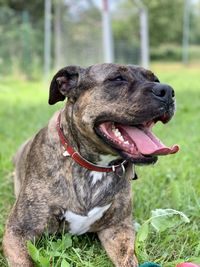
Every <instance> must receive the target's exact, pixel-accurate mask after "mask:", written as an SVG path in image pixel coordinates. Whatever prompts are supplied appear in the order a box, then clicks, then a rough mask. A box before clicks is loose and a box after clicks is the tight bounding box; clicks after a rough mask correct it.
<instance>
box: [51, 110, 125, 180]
mask: <svg viewBox="0 0 200 267" xmlns="http://www.w3.org/2000/svg"><path fill="white" fill-rule="evenodd" d="M60 120H61V113H59V115H58V118H57V123H56V130H57V132H58V135H59V138H60V142H61V144H62V145H63V148H64V150H65V151H64V153H63V155H64V156H68V155H69V156H71V158H72V159H73V160H74V161H75V162H76V163H78V164H79V165H80V166H82V167H84V168H86V169H88V170H91V171H96V172H116V171H117V174H118V173H119V172H120V173H121V174H122V175H119V174H118V175H119V176H123V175H124V173H125V165H126V163H127V161H126V160H124V161H123V162H122V163H121V164H117V165H112V166H99V165H95V164H93V163H91V162H89V161H87V160H86V159H84V158H83V157H82V156H81V155H80V154H79V153H78V152H77V151H75V150H74V149H73V147H71V146H70V145H69V144H68V141H67V139H66V137H65V136H64V133H63V131H62V129H61V127H60Z"/></svg>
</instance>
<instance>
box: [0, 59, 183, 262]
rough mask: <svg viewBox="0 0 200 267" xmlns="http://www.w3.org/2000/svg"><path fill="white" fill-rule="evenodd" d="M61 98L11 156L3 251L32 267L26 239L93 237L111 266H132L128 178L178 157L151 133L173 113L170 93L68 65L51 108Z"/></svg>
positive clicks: (118, 74)
mask: <svg viewBox="0 0 200 267" xmlns="http://www.w3.org/2000/svg"><path fill="white" fill-rule="evenodd" d="M65 98H67V102H66V104H65V106H64V108H63V109H62V110H60V111H58V112H56V113H55V114H54V116H53V117H52V118H51V119H50V121H49V123H48V125H47V126H46V127H44V128H43V129H41V130H40V131H39V132H38V133H37V134H36V135H35V136H34V137H33V138H32V139H30V140H28V141H27V142H26V143H25V144H23V145H22V146H21V147H20V149H19V150H18V152H17V153H16V155H15V157H14V163H15V174H16V175H15V176H16V177H15V195H16V199H17V200H16V202H15V204H14V207H13V209H12V211H11V213H10V215H9V218H8V221H7V224H6V229H5V234H4V238H3V249H4V253H5V256H6V257H7V259H8V261H9V264H10V266H11V267H31V266H34V265H33V262H32V261H31V259H30V257H29V255H28V252H27V248H26V242H27V240H30V239H32V238H33V237H37V236H40V235H41V234H42V233H43V232H44V231H45V229H47V228H48V231H49V232H50V233H57V232H59V231H61V232H62V231H63V229H64V230H65V231H68V232H70V233H72V234H77V235H80V234H84V233H86V232H96V233H97V235H98V237H99V239H100V241H101V243H102V245H103V247H104V248H105V250H106V252H107V254H108V256H109V257H110V259H111V260H112V262H113V263H114V265H115V266H116V267H125V266H126V267H136V266H138V263H137V259H136V256H135V254H134V227H133V221H132V200H131V179H132V178H133V177H134V173H133V166H134V165H135V164H144V165H146V164H153V163H155V162H156V160H157V157H158V156H159V155H167V154H173V153H176V152H177V151H178V150H179V148H178V146H177V145H174V146H172V147H166V146H165V145H164V144H163V143H161V142H160V141H159V139H158V138H157V137H156V136H155V135H154V134H153V133H152V131H151V128H152V127H153V125H154V124H155V123H156V122H157V121H162V122H163V123H167V122H168V121H169V120H170V119H171V118H172V116H173V115H174V111H175V95H174V90H173V89H172V88H171V87H170V86H169V85H166V84H162V83H160V82H159V80H158V78H157V77H156V76H155V75H154V74H153V73H152V72H151V71H149V70H146V69H144V68H141V67H139V66H135V65H118V64H111V63H104V64H97V65H93V66H90V67H88V68H81V67H79V66H67V67H65V68H63V69H61V70H59V71H58V72H57V73H56V74H55V76H54V77H53V79H52V81H51V85H50V91H49V104H50V105H53V104H55V103H57V102H58V101H63V100H65Z"/></svg>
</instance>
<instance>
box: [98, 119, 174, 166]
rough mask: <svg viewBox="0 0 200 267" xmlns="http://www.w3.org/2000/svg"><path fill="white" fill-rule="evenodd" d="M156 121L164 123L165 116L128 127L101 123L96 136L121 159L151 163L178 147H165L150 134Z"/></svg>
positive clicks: (172, 152) (113, 123) (114, 123)
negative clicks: (121, 157) (117, 153)
mask: <svg viewBox="0 0 200 267" xmlns="http://www.w3.org/2000/svg"><path fill="white" fill-rule="evenodd" d="M157 121H162V122H164V123H165V122H166V116H165V115H164V116H162V117H161V118H157V119H154V120H151V121H148V122H145V123H142V124H138V125H134V126H130V125H124V124H120V123H117V122H109V121H107V122H103V123H101V124H99V126H98V127H97V129H96V130H97V134H98V135H99V136H100V137H101V139H103V140H104V141H105V142H106V143H108V144H109V145H110V146H111V147H112V148H114V149H115V150H117V151H118V152H120V154H121V155H122V156H123V157H126V158H128V159H129V160H131V161H132V162H134V163H153V162H155V161H156V159H157V156H163V155H168V154H174V153H176V152H178V151H179V146H178V145H173V146H171V147H167V146H166V145H164V144H163V143H162V142H161V141H160V140H159V139H158V138H157V137H156V136H155V135H154V134H153V132H152V127H153V126H154V124H155V123H156V122H157Z"/></svg>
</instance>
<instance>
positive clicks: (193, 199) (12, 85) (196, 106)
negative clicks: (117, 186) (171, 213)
mask: <svg viewBox="0 0 200 267" xmlns="http://www.w3.org/2000/svg"><path fill="white" fill-rule="evenodd" d="M152 69H153V70H155V72H156V74H158V77H159V78H160V80H161V81H162V82H164V83H169V84H170V85H172V86H173V87H174V89H175V91H176V99H177V112H176V115H175V117H174V118H173V120H172V121H171V122H170V123H169V124H167V125H163V124H158V125H157V126H156V127H155V130H154V132H156V134H157V135H158V136H159V137H160V139H161V140H162V141H163V142H164V143H166V144H167V145H172V144H175V143H177V144H179V145H180V147H181V150H180V152H179V153H178V154H176V155H171V156H166V157H160V159H159V161H158V163H157V164H156V165H155V166H150V167H137V173H138V176H139V180H137V181H133V182H132V187H133V192H134V200H133V202H134V206H133V207H134V209H133V214H134V218H135V220H136V221H137V222H138V223H139V224H140V225H143V223H144V222H145V221H147V220H148V219H149V218H150V217H151V210H155V209H158V208H160V209H166V208H172V209H176V210H179V211H182V212H183V213H184V214H186V215H187V216H188V217H189V219H190V223H187V224H186V223H181V224H179V225H178V226H174V227H171V228H169V229H166V230H165V231H163V232H156V231H155V230H154V228H153V227H152V226H150V228H149V234H148V237H147V238H146V239H145V242H143V243H142V247H140V250H139V252H138V257H139V259H140V261H141V262H143V261H146V260H150V261H156V262H158V263H160V264H163V266H166V267H174V266H175V263H174V262H175V261H176V260H178V259H183V260H194V261H196V262H197V263H200V260H199V259H198V257H199V256H200V238H199V237H200V223H199V218H200V160H199V159H200V78H199V68H195V67H194V66H192V67H190V68H184V67H181V66H179V65H176V64H173V65H172V64H168V65H153V66H152ZM47 89H48V86H47V85H45V84H43V83H41V82H26V81H20V80H13V79H6V78H4V79H3V81H2V82H1V85H0V142H1V145H0V241H2V235H3V229H4V225H5V222H6V218H7V216H8V213H9V210H10V209H11V207H12V204H13V202H14V196H13V184H12V171H13V166H12V163H11V159H12V156H13V154H14V152H15V151H16V149H17V147H18V146H19V145H20V144H21V143H22V142H23V141H24V140H25V139H26V138H28V137H29V136H31V135H32V134H33V133H34V132H36V131H37V130H38V129H39V128H41V127H42V126H44V125H45V124H46V123H47V121H48V119H49V118H50V117H51V115H52V114H53V112H54V111H55V110H56V109H59V107H60V106H62V104H59V105H56V106H53V107H52V106H48V104H47V98H48V90H47ZM70 238H71V241H72V244H71V245H70V246H69V247H68V248H67V249H66V250H65V249H61V250H60V248H59V249H58V251H60V253H64V255H65V256H66V258H65V259H66V260H67V262H69V263H71V265H69V266H88V267H89V266H95V267H96V266H101V267H104V266H105V267H106V266H107V267H111V266H113V265H112V264H111V263H110V261H109V260H108V258H107V256H106V254H105V252H104V251H103V250H102V249H101V246H100V243H99V241H98V240H97V238H96V236H95V235H84V236H82V237H75V236H74V237H70ZM58 239H60V237H58ZM58 239H57V240H58ZM60 240H61V241H59V242H61V243H62V242H64V238H63V239H60ZM52 242H53V245H52ZM56 242H57V241H56V239H55V237H48V236H47V235H44V236H43V237H42V240H39V241H36V246H37V247H40V250H41V251H42V253H43V254H45V253H46V254H45V255H47V254H48V255H51V261H52V266H54V267H55V266H61V259H62V257H59V256H56V257H55V259H54V257H53V256H52V255H55V254H53V253H55V251H56V250H57V247H55V246H56V245H55V243H56ZM47 252H48V253H47ZM195 259H196V260H195ZM53 262H54V263H53ZM72 262H73V264H72ZM0 266H7V265H6V261H5V259H4V257H3V255H2V250H1V251H0ZM66 266H67V265H66Z"/></svg>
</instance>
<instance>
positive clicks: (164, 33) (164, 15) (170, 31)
mask: <svg viewBox="0 0 200 267" xmlns="http://www.w3.org/2000/svg"><path fill="white" fill-rule="evenodd" d="M143 2H144V3H145V5H146V6H147V8H148V10H149V25H150V29H149V32H150V45H151V46H157V45H161V44H165V43H175V44H181V42H182V29H183V26H182V24H183V6H184V0H176V1H174V0H167V1H166V0H151V1H149V0H143Z"/></svg>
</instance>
